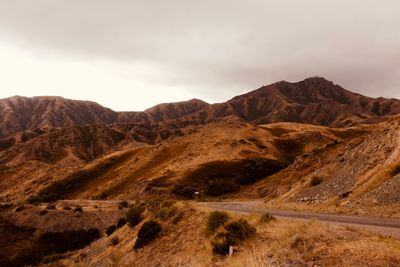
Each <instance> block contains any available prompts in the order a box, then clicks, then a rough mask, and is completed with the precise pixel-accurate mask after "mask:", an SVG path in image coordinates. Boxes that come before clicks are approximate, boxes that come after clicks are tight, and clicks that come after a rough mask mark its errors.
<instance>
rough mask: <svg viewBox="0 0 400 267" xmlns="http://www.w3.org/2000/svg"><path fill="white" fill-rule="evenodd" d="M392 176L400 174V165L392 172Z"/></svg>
mask: <svg viewBox="0 0 400 267" xmlns="http://www.w3.org/2000/svg"><path fill="white" fill-rule="evenodd" d="M391 174H392V175H393V176H396V175H398V174H400V165H397V166H396V167H394V168H393V170H392V171H391Z"/></svg>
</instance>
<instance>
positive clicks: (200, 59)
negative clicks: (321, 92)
mask: <svg viewBox="0 0 400 267" xmlns="http://www.w3.org/2000/svg"><path fill="white" fill-rule="evenodd" d="M310 76H323V77H325V78H327V79H329V80H332V81H334V82H335V83H337V84H340V85H342V86H343V87H345V88H347V89H349V90H352V91H355V92H359V93H363V94H365V95H369V96H385V97H396V98H400V1H399V0H379V1H377V0H323V1H322V0H301V1H300V0H240V1H236V0H201V1H194V0H165V1H163V0H158V1H152V0H141V1H140V0H0V98H4V97H9V96H13V95H24V96H34V95H60V96H64V97H67V98H73V99H84V100H93V101H96V102H99V103H100V104H102V105H105V106H107V107H110V108H112V109H115V110H143V109H145V108H147V107H150V106H152V105H154V104H157V103H160V102H172V101H180V100H187V99H190V98H201V99H203V100H206V101H208V102H221V101H225V100H227V99H229V98H231V97H233V96H235V95H237V94H240V93H244V92H247V91H250V90H253V89H256V88H258V87H260V86H262V85H266V84H269V83H273V82H276V81H279V80H287V81H298V80H302V79H304V78H307V77H310Z"/></svg>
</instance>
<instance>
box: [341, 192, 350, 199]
mask: <svg viewBox="0 0 400 267" xmlns="http://www.w3.org/2000/svg"><path fill="white" fill-rule="evenodd" d="M350 194H351V191H346V192H342V193H340V194H339V197H341V198H346V197H348V196H349V195H350Z"/></svg>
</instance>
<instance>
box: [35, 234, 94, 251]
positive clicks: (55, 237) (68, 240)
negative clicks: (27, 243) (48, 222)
mask: <svg viewBox="0 0 400 267" xmlns="http://www.w3.org/2000/svg"><path fill="white" fill-rule="evenodd" d="M98 238H100V232H99V230H98V229H96V228H91V229H88V230H73V231H63V232H48V233H44V234H42V235H41V236H40V237H39V244H41V245H44V246H46V247H49V248H50V249H51V250H52V251H53V252H55V253H65V252H67V251H71V250H76V249H81V248H84V247H86V246H87V245H89V244H90V243H92V242H93V241H94V240H96V239H98Z"/></svg>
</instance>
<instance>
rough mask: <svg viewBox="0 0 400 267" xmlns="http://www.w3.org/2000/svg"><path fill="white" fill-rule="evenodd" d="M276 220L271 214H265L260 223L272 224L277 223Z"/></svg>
mask: <svg viewBox="0 0 400 267" xmlns="http://www.w3.org/2000/svg"><path fill="white" fill-rule="evenodd" d="M275 220H276V219H275V217H274V216H272V215H271V214H269V213H264V214H263V215H261V217H260V223H269V222H272V221H275Z"/></svg>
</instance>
